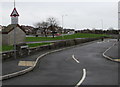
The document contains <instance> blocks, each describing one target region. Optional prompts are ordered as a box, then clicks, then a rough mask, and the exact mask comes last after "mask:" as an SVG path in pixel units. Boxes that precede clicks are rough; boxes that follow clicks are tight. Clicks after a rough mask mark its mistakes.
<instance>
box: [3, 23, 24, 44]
mask: <svg viewBox="0 0 120 87" xmlns="http://www.w3.org/2000/svg"><path fill="white" fill-rule="evenodd" d="M25 37H26V34H25V31H24V30H23V29H22V28H21V27H20V25H19V24H10V25H8V26H7V27H6V28H4V29H2V44H3V45H14V43H16V44H19V43H24V42H25Z"/></svg>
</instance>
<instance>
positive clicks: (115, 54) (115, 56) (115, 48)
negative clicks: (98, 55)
mask: <svg viewBox="0 0 120 87" xmlns="http://www.w3.org/2000/svg"><path fill="white" fill-rule="evenodd" d="M118 44H119V43H118V42H116V44H115V45H114V46H112V47H111V48H110V49H109V50H108V51H107V52H106V53H105V55H107V56H109V57H110V58H112V59H120V56H119V55H118V52H119V49H118Z"/></svg>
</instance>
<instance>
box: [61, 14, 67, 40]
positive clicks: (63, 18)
mask: <svg viewBox="0 0 120 87" xmlns="http://www.w3.org/2000/svg"><path fill="white" fill-rule="evenodd" d="M64 16H67V15H62V29H63V30H64ZM63 30H62V38H63V39H64V35H63V33H64V31H63Z"/></svg>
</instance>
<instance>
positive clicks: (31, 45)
mask: <svg viewBox="0 0 120 87" xmlns="http://www.w3.org/2000/svg"><path fill="white" fill-rule="evenodd" d="M50 44H52V43H34V44H33V43H32V44H27V45H28V46H29V47H37V46H42V45H50Z"/></svg>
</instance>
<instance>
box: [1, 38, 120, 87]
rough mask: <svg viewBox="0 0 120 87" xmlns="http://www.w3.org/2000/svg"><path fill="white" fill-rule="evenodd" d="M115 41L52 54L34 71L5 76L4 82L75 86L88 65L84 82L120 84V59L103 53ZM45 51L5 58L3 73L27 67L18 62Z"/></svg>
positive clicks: (90, 83)
mask: <svg viewBox="0 0 120 87" xmlns="http://www.w3.org/2000/svg"><path fill="white" fill-rule="evenodd" d="M113 43H115V40H105V41H104V42H92V43H89V44H86V45H82V46H81V45H78V46H76V47H74V48H70V49H66V50H63V51H60V52H56V53H52V54H49V55H47V56H45V57H43V58H42V59H41V60H40V61H39V63H38V65H37V67H36V68H35V69H34V70H33V71H32V72H29V73H27V74H24V75H22V76H18V77H15V78H12V79H8V80H4V81H3V82H2V84H3V85H74V86H75V85H76V84H77V83H78V82H79V81H80V80H81V78H82V76H83V72H82V71H83V69H86V73H87V76H86V78H85V80H84V82H83V83H82V85H118V83H119V82H118V81H119V80H118V72H119V71H118V66H119V65H118V64H119V63H117V62H113V61H110V60H107V59H105V58H104V57H103V56H102V53H103V52H104V51H105V50H106V49H107V48H108V47H110V46H112V45H113ZM43 53H45V52H43ZM41 54H42V53H41V52H38V53H36V54H34V55H31V56H29V57H26V58H22V59H17V60H11V61H6V62H4V63H3V75H4V74H7V73H11V72H14V71H17V70H21V69H23V68H27V67H20V66H17V65H18V62H19V61H21V60H27V61H28V60H32V61H34V60H35V59H36V58H37V57H38V56H40V55H41ZM111 54H114V53H111ZM73 55H74V57H73ZM75 59H76V60H78V61H79V62H77V61H76V60H75ZM101 87H103V86H101Z"/></svg>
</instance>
